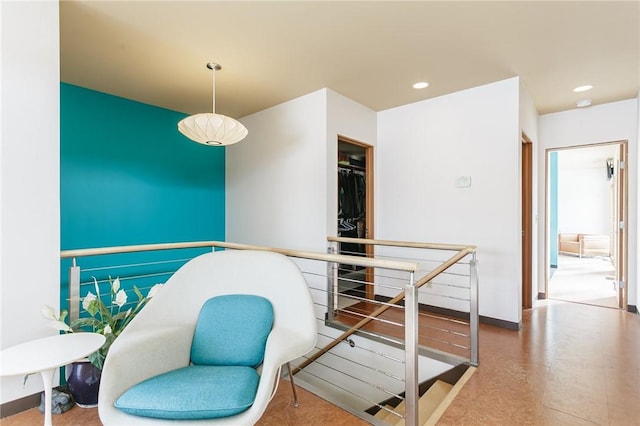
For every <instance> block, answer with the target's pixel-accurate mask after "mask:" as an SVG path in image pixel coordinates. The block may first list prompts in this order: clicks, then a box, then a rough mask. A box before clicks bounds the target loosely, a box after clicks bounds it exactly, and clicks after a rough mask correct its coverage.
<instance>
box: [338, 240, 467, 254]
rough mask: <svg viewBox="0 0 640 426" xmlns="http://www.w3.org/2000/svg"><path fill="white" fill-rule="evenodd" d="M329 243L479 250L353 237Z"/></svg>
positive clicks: (458, 246)
mask: <svg viewBox="0 0 640 426" xmlns="http://www.w3.org/2000/svg"><path fill="white" fill-rule="evenodd" d="M327 241H333V242H338V243H355V244H368V245H375V246H391V247H408V248H419V249H433V250H456V251H461V250H468V252H469V253H473V252H474V251H476V250H477V247H476V246H471V245H461V244H439V243H417V242H408V241H393V240H372V239H368V238H352V237H327Z"/></svg>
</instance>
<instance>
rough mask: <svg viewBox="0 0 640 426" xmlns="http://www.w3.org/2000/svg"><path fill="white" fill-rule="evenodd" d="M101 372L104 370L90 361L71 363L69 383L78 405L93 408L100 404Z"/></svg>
mask: <svg viewBox="0 0 640 426" xmlns="http://www.w3.org/2000/svg"><path fill="white" fill-rule="evenodd" d="M101 374H102V370H100V369H99V368H97V367H95V366H94V365H93V364H91V363H90V362H89V361H79V362H74V363H73V364H71V374H70V375H69V377H68V378H67V385H68V386H69V391H70V392H71V396H73V399H74V401H75V402H76V405H78V406H79V407H82V408H92V407H96V406H97V405H98V390H99V389H100V375H101Z"/></svg>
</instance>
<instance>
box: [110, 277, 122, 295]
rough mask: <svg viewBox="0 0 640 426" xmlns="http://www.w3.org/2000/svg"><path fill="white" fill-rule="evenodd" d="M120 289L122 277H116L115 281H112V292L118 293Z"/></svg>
mask: <svg viewBox="0 0 640 426" xmlns="http://www.w3.org/2000/svg"><path fill="white" fill-rule="evenodd" d="M118 290H120V278H116V279H115V280H113V283H111V292H112V293H117V292H118Z"/></svg>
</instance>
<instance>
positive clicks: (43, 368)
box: [0, 333, 105, 426]
mask: <svg viewBox="0 0 640 426" xmlns="http://www.w3.org/2000/svg"><path fill="white" fill-rule="evenodd" d="M104 341H105V337H104V336H103V335H102V334H97V333H69V334H58V335H55V336H50V337H44V338H42V339H37V340H33V341H31V342H26V343H22V344H19V345H16V346H12V347H10V348H7V349H4V350H3V351H0V376H19V375H26V374H32V373H38V372H39V373H40V375H41V376H42V381H43V382H44V401H45V403H44V404H45V405H44V425H45V426H51V388H52V387H53V375H54V373H55V371H56V369H57V368H59V367H62V366H63V365H67V364H70V363H72V362H73V361H77V360H79V359H81V358H84V357H86V356H88V355H90V354H91V353H93V352H95V351H96V350H98V349H99V348H100V347H101V346H102V345H103V344H104Z"/></svg>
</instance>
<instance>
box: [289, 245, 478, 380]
mask: <svg viewBox="0 0 640 426" xmlns="http://www.w3.org/2000/svg"><path fill="white" fill-rule="evenodd" d="M474 251H475V247H473V248H472V247H466V246H465V247H464V248H463V249H462V250H460V251H459V252H457V253H456V254H454V255H453V256H451V257H450V258H449V259H447V261H446V262H444V263H442V264H440V265H439V266H438V267H437V268H435V269H434V270H433V271H431V272H429V273H428V274H427V275H425V276H424V277H423V278H421V279H420V280H419V281H417V282H416V284H415V286H416V287H417V288H420V287H422V286H423V285H425V284H426V283H428V282H429V281H431V280H432V279H434V278H435V277H437V276H438V275H440V274H441V273H442V272H444V271H446V270H447V269H449V268H450V267H451V266H452V265H454V264H456V263H457V262H458V261H459V260H461V259H463V258H464V257H465V256H467V255H468V254H469V253H473V252H474ZM403 299H404V292H402V293H399V294H398V295H397V296H396V297H394V298H393V299H391V300H389V301H388V302H387V304H385V305H382V306H380V307H379V308H378V309H376V310H375V311H373V312H372V313H371V314H369V316H367V317H366V318H363V319H361V320H360V321H359V322H358V323H357V324H355V325H354V326H353V327H351V328H350V329H349V330H347V331H345V332H344V333H342V334H341V335H340V336H338V337H337V338H336V339H335V340H333V341H332V342H331V343H329V344H328V345H326V346H325V347H324V348H322V349H320V350H319V351H318V352H316V353H314V354H313V355H312V356H310V357H309V358H307V359H306V360H305V361H304V362H302V363H301V364H300V365H298V366H297V367H295V368H294V370H293V373H292V374H297V373H298V372H299V371H300V370H302V369H303V368H305V367H306V366H308V365H309V364H311V363H312V362H314V361H315V360H317V359H318V358H320V357H321V356H322V355H324V354H326V353H327V352H329V351H330V350H331V349H333V348H334V347H336V346H337V345H338V344H339V343H340V342H342V341H343V340H344V339H346V338H347V337H349V336H351V335H352V334H353V333H355V332H356V331H358V330H360V329H361V328H362V327H364V326H365V325H367V324H368V323H370V322H371V321H372V320H374V319H375V318H377V317H378V316H380V315H381V314H382V313H384V312H385V311H386V310H387V309H389V308H391V307H392V305H395V304H397V303H398V302H400V301H401V300H403Z"/></svg>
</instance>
